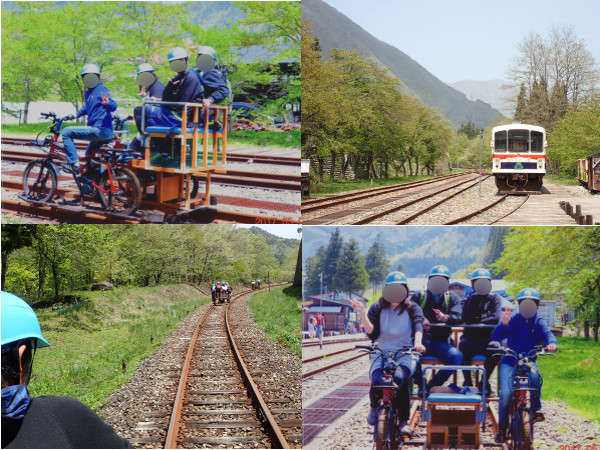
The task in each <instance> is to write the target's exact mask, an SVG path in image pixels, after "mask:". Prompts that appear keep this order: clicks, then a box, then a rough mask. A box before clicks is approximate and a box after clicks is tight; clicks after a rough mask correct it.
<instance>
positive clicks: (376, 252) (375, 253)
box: [365, 235, 390, 293]
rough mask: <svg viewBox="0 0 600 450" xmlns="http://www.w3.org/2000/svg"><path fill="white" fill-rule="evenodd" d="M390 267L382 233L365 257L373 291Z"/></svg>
mask: <svg viewBox="0 0 600 450" xmlns="http://www.w3.org/2000/svg"><path fill="white" fill-rule="evenodd" d="M389 267H390V261H389V259H388V257H387V254H386V250H385V245H384V244H383V242H382V241H381V235H378V236H377V240H375V242H373V244H371V247H369V250H368V251H367V257H366V258H365V268H366V269H367V273H368V274H369V281H370V283H371V286H372V287H373V293H375V291H376V290H377V286H379V285H380V284H381V283H382V282H383V280H384V279H385V276H386V275H387V272H388V269H389Z"/></svg>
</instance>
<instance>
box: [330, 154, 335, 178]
mask: <svg viewBox="0 0 600 450" xmlns="http://www.w3.org/2000/svg"><path fill="white" fill-rule="evenodd" d="M333 180H335V152H331V171H330V172H329V181H333Z"/></svg>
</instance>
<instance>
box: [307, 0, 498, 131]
mask: <svg viewBox="0 0 600 450" xmlns="http://www.w3.org/2000/svg"><path fill="white" fill-rule="evenodd" d="M302 20H303V21H304V20H306V21H309V22H310V24H311V29H312V32H313V33H314V34H315V36H317V37H318V38H319V43H320V45H321V49H322V50H323V52H324V54H325V55H326V54H327V53H328V51H329V49H330V48H331V47H337V48H342V49H348V50H356V51H358V52H359V53H360V54H361V55H363V56H365V57H367V58H368V59H371V60H375V61H377V62H379V63H380V64H382V65H383V66H385V67H387V68H388V69H389V70H390V71H391V72H392V73H393V74H394V75H395V76H397V77H398V78H399V79H400V80H402V82H403V83H404V84H405V85H406V87H407V88H408V89H409V90H410V92H411V93H413V95H415V96H417V97H418V98H420V99H421V101H422V102H423V103H424V104H425V105H427V106H429V107H431V108H434V109H436V110H437V111H439V112H440V113H441V114H443V115H444V116H445V117H446V118H447V119H448V120H449V121H450V122H452V123H453V124H454V125H456V126H459V125H460V124H462V123H466V122H468V121H472V122H474V123H475V124H476V125H478V126H480V127H485V126H486V125H488V124H490V123H492V122H496V121H497V120H499V119H500V118H501V114H500V113H499V112H498V111H496V110H495V109H493V108H492V107H491V106H490V105H488V104H487V103H484V102H482V101H480V100H477V101H470V100H469V99H467V97H466V96H465V95H464V94H463V93H462V92H459V91H457V90H456V89H454V88H452V87H450V86H448V85H446V84H444V83H443V82H442V81H440V80H439V79H438V78H436V77H435V76H434V75H432V74H431V73H429V72H428V71H427V70H426V69H425V68H424V67H422V66H421V65H419V64H418V63H417V62H416V61H415V60H413V59H412V58H410V57H409V56H408V55H406V54H405V53H403V52H401V51H400V50H398V49H397V48H395V47H393V46H391V45H389V44H386V43H385V42H382V41H380V40H378V39H377V38H375V37H374V36H372V35H371V34H369V33H368V32H367V31H365V30H364V29H363V28H361V27H360V26H359V25H357V24H356V23H354V22H352V21H351V20H350V19H349V18H348V17H346V16H345V15H343V14H342V13H340V12H339V11H337V10H336V9H335V8H332V7H331V6H329V5H328V4H327V3H325V2H324V1H322V0H303V1H302Z"/></svg>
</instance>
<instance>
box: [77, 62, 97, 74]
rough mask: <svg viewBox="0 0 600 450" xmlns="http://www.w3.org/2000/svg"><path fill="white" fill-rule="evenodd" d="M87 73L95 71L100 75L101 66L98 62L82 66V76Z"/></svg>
mask: <svg viewBox="0 0 600 450" xmlns="http://www.w3.org/2000/svg"><path fill="white" fill-rule="evenodd" d="M86 73H95V74H98V75H100V67H98V66H97V65H96V64H85V65H84V66H83V67H82V68H81V76H83V75H85V74H86Z"/></svg>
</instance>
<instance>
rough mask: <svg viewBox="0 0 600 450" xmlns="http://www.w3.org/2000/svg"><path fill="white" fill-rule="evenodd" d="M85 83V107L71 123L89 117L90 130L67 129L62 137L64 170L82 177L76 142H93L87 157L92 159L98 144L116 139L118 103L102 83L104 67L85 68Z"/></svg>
mask: <svg viewBox="0 0 600 450" xmlns="http://www.w3.org/2000/svg"><path fill="white" fill-rule="evenodd" d="M81 80H82V82H83V85H84V86H85V94H84V97H85V104H84V105H83V107H82V108H81V109H80V110H79V111H77V114H76V116H75V117H73V116H69V117H66V118H65V119H67V120H70V119H73V118H79V117H81V116H87V126H85V127H67V128H65V129H64V131H63V133H62V138H63V143H64V145H65V153H66V155H67V163H66V164H64V165H63V168H64V169H66V170H67V171H69V172H74V173H78V172H80V170H79V165H78V164H79V157H78V156H77V149H76V147H75V144H74V143H73V139H81V140H84V141H90V143H89V144H88V147H87V150H86V156H87V155H90V154H91V153H92V152H93V151H94V150H95V149H96V148H98V142H99V141H103V140H108V139H111V138H112V137H113V124H112V115H111V113H112V112H113V111H115V110H116V109H117V103H116V102H115V101H114V100H113V99H112V98H111V96H110V92H109V90H108V88H107V87H106V86H104V84H102V82H101V81H100V67H98V66H97V65H96V64H85V65H84V66H83V67H82V69H81Z"/></svg>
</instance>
